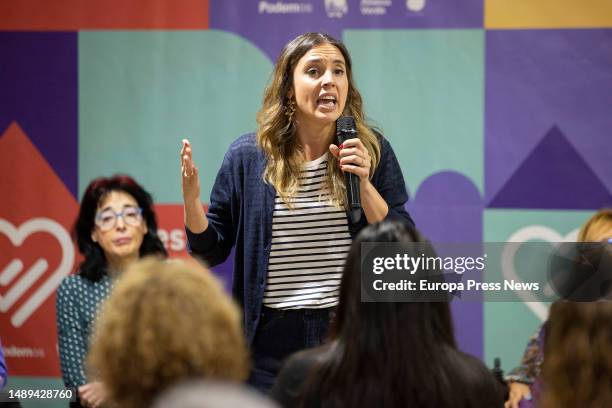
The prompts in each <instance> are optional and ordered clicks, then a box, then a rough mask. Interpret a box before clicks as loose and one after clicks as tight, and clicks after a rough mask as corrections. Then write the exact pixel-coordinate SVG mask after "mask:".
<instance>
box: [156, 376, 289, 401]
mask: <svg viewBox="0 0 612 408" xmlns="http://www.w3.org/2000/svg"><path fill="white" fill-rule="evenodd" d="M152 408H279V406H278V405H277V404H276V403H275V402H274V401H273V400H271V399H269V398H267V397H265V396H264V395H262V394H261V393H260V392H257V391H255V390H254V389H252V388H250V387H248V386H246V385H243V384H232V383H228V382H220V381H208V380H204V381H186V382H184V383H181V384H178V385H177V386H175V387H172V388H170V389H169V390H168V391H166V392H164V393H163V394H162V395H160V396H159V398H157V400H156V401H155V403H154V404H153V407H152Z"/></svg>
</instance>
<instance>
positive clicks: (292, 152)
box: [257, 33, 380, 207]
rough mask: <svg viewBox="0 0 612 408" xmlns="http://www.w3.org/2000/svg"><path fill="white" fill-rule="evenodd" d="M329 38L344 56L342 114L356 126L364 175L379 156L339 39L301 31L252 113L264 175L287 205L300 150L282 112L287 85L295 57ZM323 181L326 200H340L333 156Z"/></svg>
mask: <svg viewBox="0 0 612 408" xmlns="http://www.w3.org/2000/svg"><path fill="white" fill-rule="evenodd" d="M323 44H330V45H333V46H335V47H336V48H338V50H339V51H340V52H341V53H342V56H343V57H344V60H345V62H346V74H347V78H348V83H349V89H348V95H347V99H346V106H345V107H344V112H343V115H349V116H353V117H354V118H355V125H356V128H357V129H356V130H357V132H358V137H359V139H361V142H362V143H363V145H364V146H365V148H366V149H367V150H368V153H369V154H370V157H371V160H372V162H371V167H370V176H372V174H373V173H374V170H375V169H376V167H377V166H378V163H379V162H380V141H379V140H378V137H377V135H376V134H375V133H374V131H373V130H372V129H371V127H370V125H369V124H368V123H367V122H366V119H365V114H364V112H363V102H362V98H361V94H360V93H359V91H358V90H357V87H356V86H355V83H354V81H353V71H352V65H351V57H350V55H349V52H348V50H347V49H346V47H345V46H344V44H342V42H340V41H338V40H336V39H335V38H333V37H331V36H329V35H327V34H322V33H306V34H302V35H300V36H298V37H297V38H295V39H294V40H292V41H291V42H290V43H289V44H287V45H286V46H285V48H284V49H283V52H282V53H281V55H280V56H279V57H278V60H277V61H276V65H275V67H274V72H273V74H272V78H271V80H270V82H269V84H268V86H267V87H266V90H265V91H264V97H263V106H262V107H261V109H260V111H259V112H258V113H257V124H258V128H257V143H258V145H259V147H260V148H261V149H262V150H263V152H264V153H265V154H266V157H267V163H266V168H265V170H264V180H265V181H266V182H268V183H270V184H271V185H273V186H274V188H275V189H276V191H277V192H278V194H279V195H280V197H281V198H282V200H283V201H284V202H285V203H286V204H287V205H289V206H291V200H292V198H293V197H295V195H296V193H297V191H298V187H299V173H300V165H301V164H302V163H303V161H304V157H303V151H302V149H301V147H300V145H299V144H298V143H296V137H295V134H296V129H295V123H294V121H292V120H289V119H288V117H287V115H285V109H286V106H287V104H288V103H289V99H290V98H289V91H290V90H291V89H292V88H293V72H294V70H295V67H296V66H297V64H298V61H299V60H300V59H301V58H302V57H303V56H304V55H305V54H306V53H307V52H308V51H310V50H311V49H312V48H314V47H317V46H319V45H323ZM327 173H328V178H327V186H328V188H329V189H330V195H331V201H332V203H333V204H334V205H336V206H338V207H343V206H345V201H346V185H345V181H344V173H342V171H341V170H340V168H339V166H338V164H337V162H336V160H335V159H334V160H328V162H327Z"/></svg>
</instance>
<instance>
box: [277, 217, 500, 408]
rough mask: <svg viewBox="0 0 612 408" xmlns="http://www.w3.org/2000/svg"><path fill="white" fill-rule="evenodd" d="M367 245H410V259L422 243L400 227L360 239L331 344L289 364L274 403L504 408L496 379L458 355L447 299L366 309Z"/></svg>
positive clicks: (380, 227)
mask: <svg viewBox="0 0 612 408" xmlns="http://www.w3.org/2000/svg"><path fill="white" fill-rule="evenodd" d="M364 242H378V243H381V242H384V243H396V242H397V243H401V244H405V248H406V249H405V251H406V252H405V253H407V254H408V255H409V256H414V257H418V256H419V255H420V250H419V251H417V249H415V248H416V246H415V245H411V244H413V243H417V242H421V243H424V240H423V238H422V237H421V236H420V234H419V233H418V232H417V231H416V230H415V229H414V228H413V227H410V226H407V225H405V224H402V223H395V222H382V223H379V224H374V225H370V226H368V227H366V228H365V229H364V230H363V231H362V232H361V233H360V234H359V236H358V237H357V239H356V240H355V241H354V242H353V245H352V247H351V250H350V252H349V256H348V259H347V262H346V266H345V268H344V273H343V276H342V283H341V286H340V303H339V305H338V314H337V318H336V320H335V321H334V323H333V325H332V331H331V341H330V342H328V343H327V344H325V345H323V346H321V347H318V348H315V349H311V350H306V351H303V352H300V353H296V354H294V355H293V356H291V357H290V358H289V360H288V361H287V363H286V364H285V365H284V367H283V369H282V371H281V373H280V374H279V378H278V381H277V383H276V384H275V386H274V388H273V391H272V395H273V397H274V398H275V399H276V400H277V401H279V402H280V403H281V404H282V405H283V406H284V407H286V408H289V407H291V408H293V407H305V408H310V407H313V408H314V407H326V408H327V407H329V408H340V407H390V408H395V407H398V408H399V407H418V408H482V407H487V408H500V407H502V406H503V398H502V395H501V392H500V390H499V389H498V385H497V383H496V381H495V379H494V377H493V375H492V374H491V373H490V372H489V370H488V369H487V368H486V367H485V366H484V364H483V363H482V362H480V361H479V360H478V359H477V358H475V357H472V356H470V355H468V354H465V353H463V352H461V351H459V350H458V349H457V346H456V343H455V337H454V333H453V327H452V318H451V311H450V306H449V303H448V301H445V300H447V299H448V294H447V293H444V294H442V293H439V294H435V296H436V300H437V301H431V302H362V301H361V244H362V243H364ZM417 252H419V253H417ZM417 273H418V272H417ZM428 297H429V295H428Z"/></svg>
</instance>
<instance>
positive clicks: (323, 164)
mask: <svg viewBox="0 0 612 408" xmlns="http://www.w3.org/2000/svg"><path fill="white" fill-rule="evenodd" d="M341 116H350V117H352V120H354V124H355V126H354V129H353V130H352V131H350V132H349V133H348V134H351V135H352V137H351V138H349V139H346V140H343V142H342V143H338V142H337V140H336V121H337V120H338V119H339V118H340V117H341ZM343 119H344V118H343ZM349 122H352V121H351V120H350V119H349ZM257 124H258V128H257V132H256V133H254V134H247V135H244V136H242V137H240V138H239V139H237V140H236V141H235V142H233V143H232V145H231V146H230V148H229V150H228V152H227V153H226V155H225V157H224V159H223V163H222V165H221V169H220V170H219V172H218V174H217V178H216V180H215V183H214V185H213V188H212V192H211V194H210V206H209V209H208V214H205V213H204V210H203V208H202V204H201V202H200V183H199V177H200V175H199V172H198V168H197V166H196V165H195V164H194V162H193V156H192V154H193V148H192V145H191V144H190V142H189V141H187V140H184V141H183V146H182V149H181V153H180V156H181V172H182V187H183V200H184V205H185V224H186V230H187V238H188V241H189V246H190V250H191V252H192V254H194V255H196V256H199V257H201V258H202V259H204V260H205V261H207V262H208V263H209V264H210V265H211V266H214V265H216V264H218V263H221V262H223V261H225V259H226V258H227V257H228V256H229V254H230V251H231V249H232V248H233V247H235V257H234V275H233V294H234V296H235V298H236V300H237V301H238V302H240V304H241V305H242V307H243V309H244V326H245V330H246V336H247V341H248V342H249V344H250V345H251V351H252V354H253V368H252V371H251V375H250V378H249V383H251V384H252V385H254V386H255V387H257V388H259V389H260V390H263V391H266V390H268V389H269V388H270V387H271V386H272V384H273V382H274V380H275V378H276V375H277V373H278V370H279V368H280V365H281V363H282V360H283V359H284V358H285V357H286V356H288V355H289V354H291V353H292V352H294V351H297V350H302V349H305V348H310V347H314V346H317V345H319V344H320V343H321V342H322V340H323V339H324V337H325V335H326V332H327V327H328V324H329V321H330V319H331V318H332V315H333V310H334V306H336V304H337V303H338V289H339V285H340V279H341V275H342V270H343V267H344V262H345V259H346V255H347V253H348V251H349V249H350V246H351V242H352V238H353V237H355V236H356V234H357V233H358V232H359V231H360V230H361V229H362V228H363V227H365V226H366V225H367V224H372V223H376V222H379V221H382V220H384V219H396V220H401V221H403V222H406V223H410V224H412V223H413V221H412V219H411V218H410V216H409V215H408V213H407V212H406V210H405V209H404V204H405V203H406V201H407V200H408V194H407V192H406V187H405V184H404V177H403V175H402V172H401V169H400V166H399V163H398V161H397V158H396V157H395V154H394V153H393V150H392V149H391V146H390V145H389V142H388V141H387V140H386V139H384V138H383V137H382V136H381V135H380V134H379V133H376V132H375V131H373V130H372V128H371V127H370V126H369V125H368V123H367V122H366V121H365V115H364V111H363V106H362V99H361V95H360V94H359V91H358V90H357V88H356V87H355V84H354V80H353V75H352V67H351V58H350V55H349V53H348V51H347V49H346V47H345V46H344V44H342V43H341V42H340V41H338V40H336V39H334V38H332V37H330V36H329V35H326V34H321V33H307V34H302V35H300V36H298V37H297V38H295V39H294V40H292V41H291V42H289V43H288V44H287V45H286V46H285V48H284V50H283V52H282V53H281V55H280V56H279V58H278V60H277V62H276V65H275V67H274V73H273V76H272V78H271V80H270V83H269V84H268V86H267V88H266V89H265V91H264V98H263V106H262V107H261V109H260V111H259V112H258V114H257ZM345 130H346V129H345ZM344 134H345V135H346V132H345V133H344ZM347 174H353V175H354V176H355V177H356V178H357V181H358V182H357V183H354V182H353V183H352V184H353V185H354V186H355V185H357V186H358V190H359V192H358V197H357V198H358V204H357V205H359V206H360V207H361V210H359V209H358V208H357V210H355V208H350V206H349V202H348V201H349V199H347V184H346V180H345V179H346V175H347ZM352 193H353V194H355V192H354V191H352ZM353 198H355V197H353ZM351 201H353V200H351ZM353 205H354V203H353ZM349 208H350V210H351V211H348V210H349ZM355 212H359V213H360V215H362V216H361V217H354V216H349V214H351V213H352V214H353V215H354V213H355ZM357 218H359V220H357Z"/></svg>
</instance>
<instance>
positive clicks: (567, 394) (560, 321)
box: [541, 301, 612, 408]
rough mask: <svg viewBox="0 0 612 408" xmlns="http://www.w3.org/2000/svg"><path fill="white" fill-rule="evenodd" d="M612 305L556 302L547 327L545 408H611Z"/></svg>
mask: <svg viewBox="0 0 612 408" xmlns="http://www.w3.org/2000/svg"><path fill="white" fill-rule="evenodd" d="M611 345H612V301H597V302H568V301H562V302H555V303H554V304H553V305H552V306H551V309H550V316H549V318H548V322H547V324H546V340H545V347H544V363H543V366H542V380H543V390H544V392H543V395H542V401H541V402H542V404H541V406H542V407H543V408H553V407H554V408H557V407H602V408H603V407H610V406H612V349H611Z"/></svg>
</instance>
